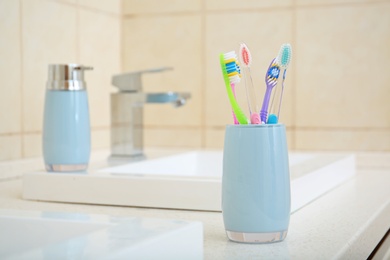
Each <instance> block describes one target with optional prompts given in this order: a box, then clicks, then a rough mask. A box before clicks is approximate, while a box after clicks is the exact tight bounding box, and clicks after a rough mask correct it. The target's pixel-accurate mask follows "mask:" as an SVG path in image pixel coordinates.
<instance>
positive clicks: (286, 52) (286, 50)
mask: <svg viewBox="0 0 390 260" xmlns="http://www.w3.org/2000/svg"><path fill="white" fill-rule="evenodd" d="M291 55H292V49H291V45H290V44H289V43H285V44H283V45H282V47H280V51H279V55H278V58H277V60H278V63H279V64H280V66H281V67H282V68H284V69H287V67H288V64H289V63H290V61H291Z"/></svg>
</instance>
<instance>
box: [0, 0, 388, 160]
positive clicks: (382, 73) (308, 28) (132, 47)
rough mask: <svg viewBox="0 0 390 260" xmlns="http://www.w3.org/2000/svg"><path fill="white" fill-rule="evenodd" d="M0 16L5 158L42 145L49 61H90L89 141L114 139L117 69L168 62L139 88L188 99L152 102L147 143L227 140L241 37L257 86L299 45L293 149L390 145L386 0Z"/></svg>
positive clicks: (156, 0)
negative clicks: (224, 73)
mask: <svg viewBox="0 0 390 260" xmlns="http://www.w3.org/2000/svg"><path fill="white" fill-rule="evenodd" d="M0 17H1V23H0V35H1V37H0V79H1V85H0V90H1V93H2V94H1V95H0V120H1V121H0V122H1V123H0V160H7V159H15V158H22V157H30V156H37V155H40V154H41V130H42V116H43V101H44V91H45V83H46V79H47V65H48V64H49V63H69V62H78V63H83V64H86V65H93V66H94V67H95V69H94V70H93V71H91V72H86V80H87V83H88V96H89V101H90V110H91V112H90V114H91V123H92V145H93V148H99V147H108V146H109V93H110V92H112V91H114V88H113V87H111V84H110V78H111V76H112V75H113V74H116V73H118V72H120V71H132V70H141V69H147V68H153V67H161V66H172V67H174V71H168V72H164V73H161V74H148V75H144V76H143V81H144V90H145V91H148V92H161V91H169V90H173V91H188V92H191V94H192V98H191V100H190V101H189V102H188V103H187V104H186V105H185V106H184V107H181V108H174V107H173V106H170V105H152V104H151V105H147V106H145V118H144V120H145V140H144V141H145V145H146V146H181V147H192V148H201V147H203V148H205V147H206V148H221V147H222V142H223V136H224V126H225V125H226V124H229V123H231V121H232V119H231V113H230V112H229V111H230V107H229V103H228V99H227V95H226V93H225V90H224V84H223V80H222V77H221V72H220V67H219V62H218V54H219V53H220V52H226V51H229V50H232V49H237V45H238V42H240V41H245V42H246V43H247V44H248V46H249V47H250V50H251V52H252V56H253V60H254V61H253V66H252V72H253V74H252V75H253V80H254V82H255V85H256V87H259V88H262V91H264V88H265V87H264V74H265V70H266V68H267V67H268V64H269V62H270V60H271V59H272V58H273V57H274V56H275V55H276V54H277V52H278V50H279V46H280V44H281V43H284V42H290V43H291V44H292V46H293V61H292V64H291V67H290V68H289V71H288V74H287V79H286V83H285V86H286V88H285V95H284V102H283V111H282V121H283V122H284V123H285V124H286V125H287V129H288V140H289V147H290V149H297V150H318V149H320V150H369V151H390V73H388V72H387V70H388V68H389V65H388V60H390V51H389V50H390V47H389V46H390V0H377V1H370V0H348V1H345V0H332V1H329V0H315V1H314V0H310V1H309V0H278V1H272V0H262V1H259V0H243V1H239V2H237V1H232V0H207V1H206V0H186V1H183V0H182V1H175V0H122V1H121V0H115V1H108V0H104V1H97V0H95V1H94V0H57V1H55V0H19V1H17V0H0ZM121 46H122V47H121ZM239 91H240V90H239ZM240 94H241V97H240V102H243V100H244V95H243V91H242V89H241V92H239V95H240Z"/></svg>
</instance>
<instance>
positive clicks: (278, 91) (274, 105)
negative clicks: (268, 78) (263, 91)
mask: <svg viewBox="0 0 390 260" xmlns="http://www.w3.org/2000/svg"><path fill="white" fill-rule="evenodd" d="M281 73H283V78H282V80H280V81H278V83H277V85H276V86H275V91H274V98H273V99H272V102H271V107H270V110H269V111H270V112H269V115H270V116H271V115H272V120H270V119H268V120H270V122H268V123H270V124H276V123H278V122H279V113H280V107H281V105H282V97H283V89H284V78H285V75H286V70H281Z"/></svg>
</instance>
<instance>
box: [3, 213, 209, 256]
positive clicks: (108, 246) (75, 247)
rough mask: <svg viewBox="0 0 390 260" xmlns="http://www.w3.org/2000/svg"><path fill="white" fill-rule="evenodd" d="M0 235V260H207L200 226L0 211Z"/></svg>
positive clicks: (88, 216)
mask: <svg viewBox="0 0 390 260" xmlns="http://www.w3.org/2000/svg"><path fill="white" fill-rule="evenodd" d="M0 230H1V232H0V259H42V258H45V259H46V258H47V259H65V258H66V259H81V258H104V259H111V258H116V259H117V258H124V259H140V258H141V257H142V258H147V259H161V258H166V259H188V257H190V258H191V257H193V258H192V259H202V256H203V235H202V224H200V223H197V222H185V221H177V220H160V219H146V218H115V217H108V216H99V215H86V214H69V213H53V212H29V211H16V210H0ZM151 248H153V250H150V249H151Z"/></svg>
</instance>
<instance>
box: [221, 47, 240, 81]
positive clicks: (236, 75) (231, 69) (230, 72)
mask: <svg viewBox="0 0 390 260" xmlns="http://www.w3.org/2000/svg"><path fill="white" fill-rule="evenodd" d="M223 57H224V61H225V68H226V73H227V76H228V78H229V81H230V84H236V83H239V82H240V80H241V70H240V65H239V64H238V61H237V55H236V52H235V51H231V52H228V53H224V54H223Z"/></svg>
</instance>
